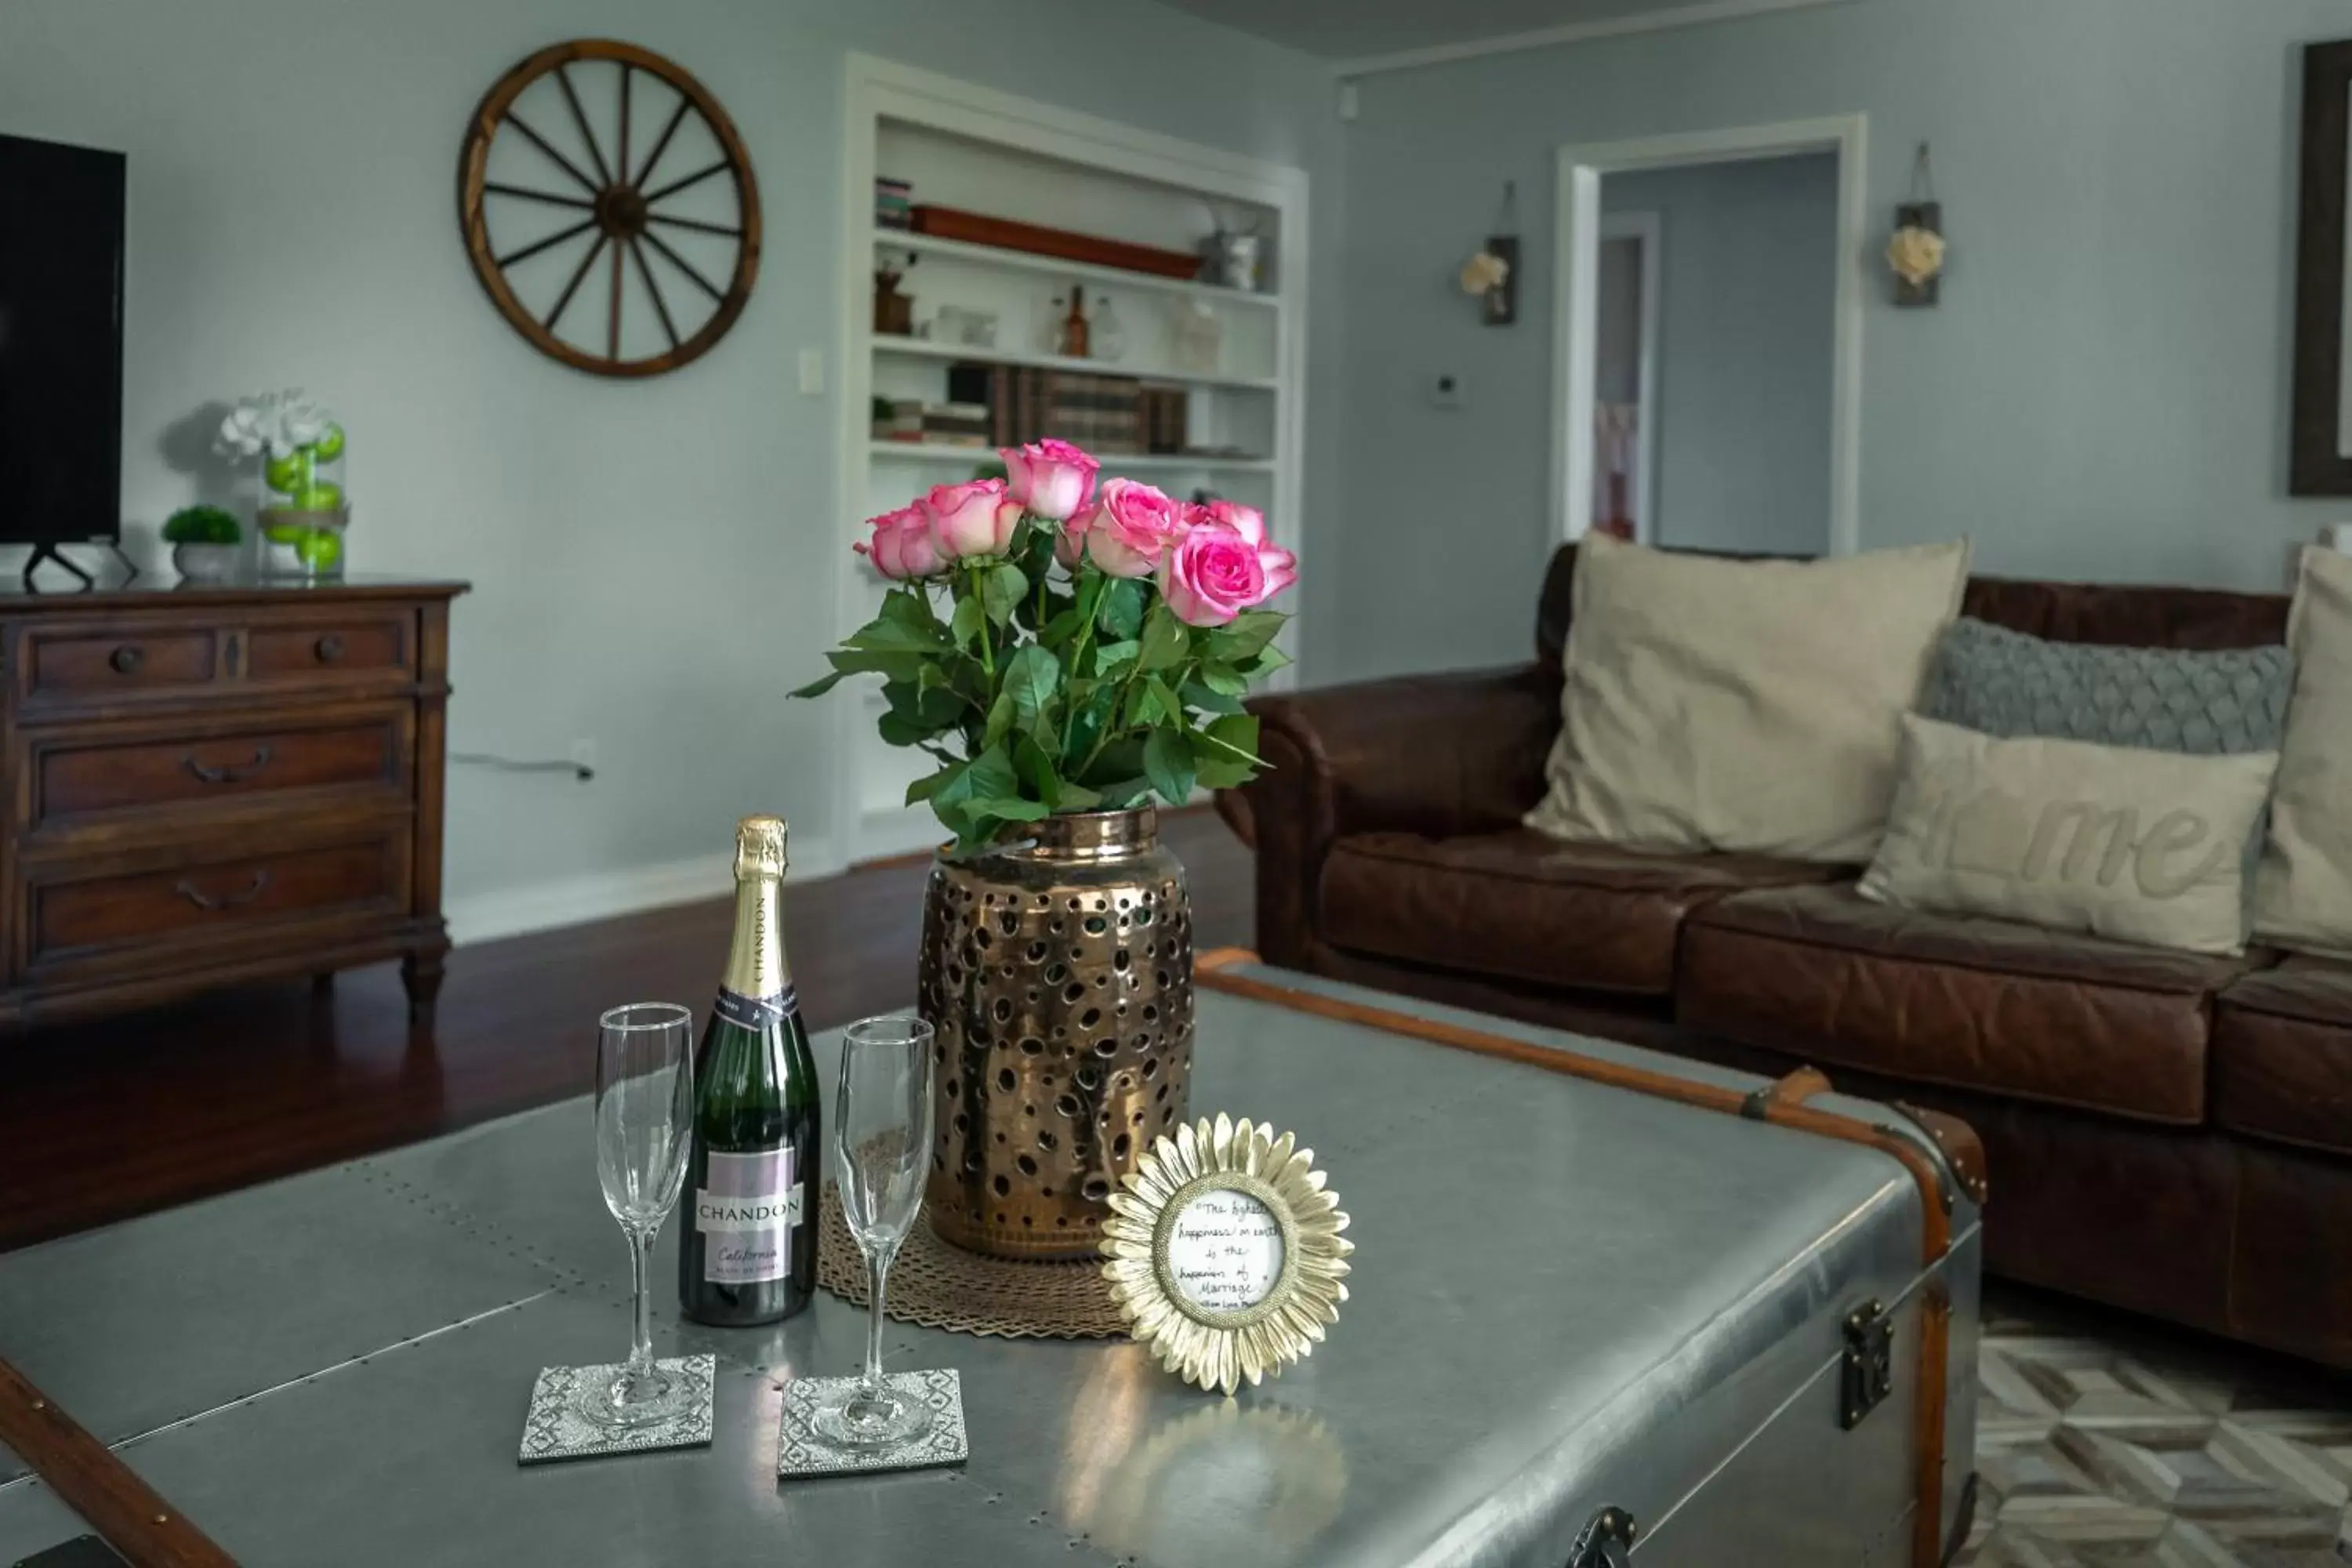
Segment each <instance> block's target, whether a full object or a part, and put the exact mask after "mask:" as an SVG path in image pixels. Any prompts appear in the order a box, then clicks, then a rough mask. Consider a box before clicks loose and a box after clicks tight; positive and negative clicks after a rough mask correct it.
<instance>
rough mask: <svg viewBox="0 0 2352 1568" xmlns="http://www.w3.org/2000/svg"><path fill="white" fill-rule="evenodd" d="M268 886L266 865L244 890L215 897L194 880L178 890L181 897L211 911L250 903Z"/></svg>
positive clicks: (254, 875)
mask: <svg viewBox="0 0 2352 1568" xmlns="http://www.w3.org/2000/svg"><path fill="white" fill-rule="evenodd" d="M268 886H269V868H268V867H266V866H265V867H263V868H261V869H260V870H258V871H256V872H255V873H254V874H253V880H252V881H250V882H248V883H247V884H246V887H245V890H244V891H242V892H236V893H223V894H221V895H220V896H219V897H217V898H215V897H214V896H213V895H212V894H210V893H207V892H205V890H204V889H202V888H199V887H197V886H196V885H195V884H194V882H182V883H181V884H180V886H179V889H178V892H179V895H180V897H182V898H184V899H185V900H188V902H190V903H192V904H194V905H195V906H196V908H198V909H200V910H206V911H208V912H209V911H215V910H233V909H236V908H237V907H238V906H239V905H241V904H249V903H251V902H253V900H256V899H257V898H259V897H261V889H264V888H266V887H268Z"/></svg>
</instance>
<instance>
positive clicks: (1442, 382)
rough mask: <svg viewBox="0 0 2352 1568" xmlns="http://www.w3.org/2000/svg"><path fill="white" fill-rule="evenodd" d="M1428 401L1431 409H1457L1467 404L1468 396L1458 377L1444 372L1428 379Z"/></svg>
mask: <svg viewBox="0 0 2352 1568" xmlns="http://www.w3.org/2000/svg"><path fill="white" fill-rule="evenodd" d="M1429 401H1430V405H1431V406H1432V407H1435V408H1453V409H1458V408H1461V407H1463V406H1465V405H1466V404H1467V403H1468V401H1469V394H1468V393H1467V392H1466V391H1465V389H1464V387H1463V385H1462V378H1461V377H1460V376H1458V375H1455V374H1454V373H1453V372H1451V371H1444V372H1441V373H1440V374H1437V375H1434V376H1433V377H1431V378H1430V383H1429Z"/></svg>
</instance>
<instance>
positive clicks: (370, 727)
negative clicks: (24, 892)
mask: <svg viewBox="0 0 2352 1568" xmlns="http://www.w3.org/2000/svg"><path fill="white" fill-rule="evenodd" d="M414 729H415V710H413V709H412V708H411V707H410V706H409V705H408V704H406V703H396V704H395V703H385V704H382V705H378V706H374V707H371V708H366V709H352V708H346V709H343V710H340V711H336V712H331V713H322V714H319V715H317V716H315V717H313V716H301V715H288V714H282V713H281V714H276V715H270V716H267V717H262V716H256V717H253V718H250V719H247V720H244V721H221V720H217V719H209V720H199V719H178V720H173V721H149V722H144V723H117V724H106V725H82V726H78V727H75V728H73V729H70V730H64V731H47V732H45V731H41V730H33V731H26V740H25V741H24V742H23V745H24V764H23V773H24V776H25V778H26V784H27V790H26V795H25V797H24V799H25V810H26V814H27V822H26V826H29V827H30V828H31V829H32V830H33V831H34V832H35V833H36V834H57V833H65V832H70V831H72V830H73V829H75V828H78V827H83V826H96V825H98V824H100V823H104V822H118V823H119V822H121V821H123V820H124V819H125V818H128V817H132V816H136V817H137V818H139V819H140V821H141V822H142V824H143V823H146V822H148V821H151V820H162V821H165V822H168V821H170V820H172V819H174V818H177V817H179V816H184V815H189V814H195V815H199V816H201V815H203V814H205V813H206V812H208V811H209V810H210V809H211V808H212V807H214V806H216V805H222V804H224V803H230V802H238V801H248V802H257V803H264V804H272V803H274V804H283V805H287V806H288V807H289V808H291V807H292V806H293V805H295V792H298V791H299V792H312V794H315V793H318V792H329V793H331V794H333V795H336V796H338V797H342V796H351V795H358V796H380V797H382V798H383V799H385V800H392V801H402V800H405V799H407V798H408V795H409V788H410V776H409V775H410V769H411V761H410V759H411V754H412V753H411V736H412V733H413V731H414ZM304 798H306V799H307V798H310V796H309V795H306V796H304Z"/></svg>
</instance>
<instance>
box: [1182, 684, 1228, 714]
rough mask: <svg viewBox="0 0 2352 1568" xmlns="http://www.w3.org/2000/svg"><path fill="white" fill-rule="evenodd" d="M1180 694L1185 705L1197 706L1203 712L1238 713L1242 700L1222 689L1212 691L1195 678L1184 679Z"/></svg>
mask: <svg viewBox="0 0 2352 1568" xmlns="http://www.w3.org/2000/svg"><path fill="white" fill-rule="evenodd" d="M1181 696H1182V697H1183V699H1184V702H1185V705H1186V706H1187V707H1191V708H1198V709H1200V710H1202V712H1204V713H1239V712H1240V711H1242V700H1241V699H1240V698H1238V697H1234V696H1229V695H1227V694H1226V693H1224V692H1223V691H1213V690H1211V689H1209V688H1208V687H1206V686H1203V685H1202V684H1201V683H1200V682H1199V681H1197V680H1188V681H1186V682H1185V683H1184V686H1183V689H1182V691H1181Z"/></svg>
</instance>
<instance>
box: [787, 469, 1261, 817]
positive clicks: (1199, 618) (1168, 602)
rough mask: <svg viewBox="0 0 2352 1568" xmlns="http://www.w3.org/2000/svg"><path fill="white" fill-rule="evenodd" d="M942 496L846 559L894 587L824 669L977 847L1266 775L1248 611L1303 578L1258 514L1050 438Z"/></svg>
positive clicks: (891, 518) (1253, 612)
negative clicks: (857, 692) (1152, 481)
mask: <svg viewBox="0 0 2352 1568" xmlns="http://www.w3.org/2000/svg"><path fill="white" fill-rule="evenodd" d="M1003 458H1004V468H1005V475H1006V477H1005V478H1004V479H973V480H971V481H969V482H967V483H964V484H958V485H940V486H938V487H937V488H935V489H932V490H931V492H930V493H929V495H926V496H924V497H923V498H922V499H921V500H918V501H916V502H915V503H914V504H913V505H911V506H908V507H902V508H900V509H899V510H897V511H892V512H886V513H884V514H883V515H882V516H880V517H877V518H874V519H872V520H871V521H870V522H869V523H868V526H869V527H870V528H871V529H872V530H873V534H872V537H871V538H870V539H867V540H865V541H862V542H859V543H858V544H856V546H855V548H856V550H857V552H859V553H860V554H862V555H865V556H866V558H867V559H869V560H870V561H872V562H873V563H874V567H875V569H876V570H877V571H878V572H879V573H880V574H882V575H883V576H884V577H885V578H887V579H889V580H890V583H891V587H890V590H889V592H888V593H887V595H885V596H884V598H883V601H882V613H881V614H880V615H879V616H876V617H875V618H874V619H873V620H872V621H870V622H868V623H867V624H866V626H863V627H861V628H860V629H859V630H857V631H856V632H855V633H853V634H852V635H851V636H850V637H848V639H847V640H846V641H845V642H844V643H843V644H842V646H841V647H839V648H837V649H835V651H833V652H832V653H830V654H828V655H827V656H826V657H827V658H829V659H830V660H831V661H832V663H833V673H832V674H830V675H828V676H826V677H825V678H824V679H822V680H818V681H816V682H814V683H813V684H811V685H809V686H806V687H803V688H802V689H800V690H799V691H797V692H794V693H793V695H794V696H796V697H815V696H818V695H820V694H822V693H824V692H825V691H828V690H830V689H832V688H833V687H834V685H835V683H837V682H838V681H840V680H841V679H842V678H843V677H845V676H848V675H858V674H866V673H874V674H878V675H880V676H881V677H882V679H883V686H882V691H883V695H884V696H885V697H886V698H887V700H888V701H889V704H890V710H889V711H888V712H887V713H886V714H884V715H883V716H882V721H881V726H880V727H881V733H882V738H883V739H884V740H885V741H887V742H890V743H891V744H892V745H895V746H916V747H919V748H920V749H921V750H923V751H924V752H928V753H929V755H930V756H931V757H932V759H933V760H935V761H936V762H937V763H939V767H938V770H937V771H936V772H933V773H928V774H926V775H924V776H923V777H922V778H919V779H918V780H916V781H915V783H914V784H912V785H910V786H908V791H907V801H908V805H912V804H914V803H915V802H916V801H919V800H921V801H929V803H930V806H931V810H932V811H933V812H935V813H936V814H938V816H939V819H940V822H942V823H943V824H945V825H946V826H947V827H948V829H949V831H950V832H951V833H953V834H954V835H955V837H956V844H957V847H958V848H959V849H972V848H977V847H981V846H982V845H985V844H988V843H989V842H991V841H992V840H994V839H995V838H997V837H1000V836H1001V835H1002V834H1003V832H1004V830H1005V829H1006V828H1007V826H1010V825H1012V824H1014V823H1022V822H1034V821H1037V820H1038V819H1040V818H1041V817H1045V816H1054V815H1056V814H1058V813H1062V812H1074V811H1096V810H1109V809H1115V808H1118V807H1124V806H1131V805H1139V804H1141V803H1142V802H1144V801H1145V800H1148V799H1149V798H1150V797H1151V796H1152V795H1155V794H1157V795H1159V796H1160V798H1161V799H1163V800H1165V801H1167V802H1169V803H1170V804H1171V805H1181V804H1182V803H1183V802H1184V801H1185V800H1186V799H1187V798H1189V797H1190V796H1191V795H1192V790H1193V788H1194V787H1195V786H1196V785H1205V786H1207V787H1210V788H1223V787H1226V786H1230V785H1233V784H1243V783H1245V782H1246V781H1247V780H1249V779H1250V778H1252V777H1254V776H1255V774H1256V773H1257V770H1258V769H1259V767H1260V766H1261V765H1262V764H1261V763H1260V762H1259V760H1258V755H1257V721H1256V720H1255V718H1253V717H1251V716H1250V715H1249V714H1247V713H1245V712H1244V711H1243V710H1242V697H1243V694H1244V692H1246V691H1247V690H1248V689H1249V682H1250V680H1251V679H1253V678H1255V677H1257V676H1261V675H1265V674H1266V673H1267V672H1269V671H1271V670H1275V669H1278V668H1281V667H1282V666H1283V665H1284V664H1285V663H1286V662H1288V661H1287V660H1286V658H1284V656H1283V654H1282V652H1281V650H1279V649H1278V648H1276V647H1274V637H1275V635H1276V633H1277V632H1279V631H1280V630H1281V629H1282V626H1283V623H1284V622H1285V621H1286V620H1287V619H1288V618H1289V617H1288V616H1285V615H1283V614H1282V613H1280V612H1279V611H1275V610H1268V609H1263V608H1261V607H1260V606H1261V605H1264V604H1265V602H1266V601H1267V600H1268V599H1271V598H1272V597H1273V596H1274V595H1276V594H1279V593H1281V592H1282V591H1283V590H1284V589H1285V588H1287V587H1288V586H1290V584H1291V583H1292V582H1293V581H1294V580H1295V579H1296V578H1297V563H1296V562H1295V560H1294V559H1293V557H1292V555H1291V553H1290V552H1288V551H1286V550H1278V549H1276V548H1275V546H1274V545H1273V543H1272V542H1270V541H1269V539H1268V538H1267V535H1266V529H1265V519H1264V518H1263V517H1262V516H1260V515H1259V513H1258V512H1257V510H1255V508H1251V507H1245V506H1236V505H1234V504H1233V503H1232V502H1229V501H1213V502H1211V503H1209V504H1208V505H1206V506H1201V505H1195V504H1192V503H1190V502H1185V501H1180V500H1174V499H1172V498H1171V497H1169V496H1167V495H1164V494H1162V493H1161V492H1160V491H1159V490H1157V489H1153V488H1152V487H1151V486H1150V485H1146V484H1139V483H1137V482H1136V481H1134V480H1132V479H1106V480H1104V481H1103V482H1102V484H1101V487H1100V491H1099V493H1097V487H1096V475H1097V470H1098V468H1100V465H1099V464H1098V463H1097V462H1096V460H1095V459H1094V458H1090V457H1088V456H1087V454H1086V453H1084V452H1082V451H1080V450H1079V449H1078V448H1077V447H1073V446H1071V445H1069V444H1068V443H1066V442H1063V441H1042V442H1037V443H1034V444H1033V445H1030V446H1026V447H1009V448H1007V449H1006V450H1005V451H1004V452H1003Z"/></svg>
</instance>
